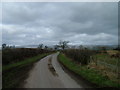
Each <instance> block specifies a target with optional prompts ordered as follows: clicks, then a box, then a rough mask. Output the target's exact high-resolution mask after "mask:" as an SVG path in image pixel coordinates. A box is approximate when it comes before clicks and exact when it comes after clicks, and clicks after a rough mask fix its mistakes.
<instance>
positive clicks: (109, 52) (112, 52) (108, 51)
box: [107, 50, 119, 55]
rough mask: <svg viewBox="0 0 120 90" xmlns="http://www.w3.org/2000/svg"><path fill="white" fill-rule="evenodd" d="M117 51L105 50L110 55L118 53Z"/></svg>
mask: <svg viewBox="0 0 120 90" xmlns="http://www.w3.org/2000/svg"><path fill="white" fill-rule="evenodd" d="M118 52H119V51H117V50H107V53H108V54H109V55H112V54H116V53H118Z"/></svg>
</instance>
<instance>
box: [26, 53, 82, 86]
mask: <svg viewBox="0 0 120 90" xmlns="http://www.w3.org/2000/svg"><path fill="white" fill-rule="evenodd" d="M58 54H59V53H55V54H51V55H49V56H47V57H45V58H43V59H41V60H40V61H38V62H37V63H36V64H35V65H34V67H33V69H32V70H31V71H30V72H29V77H28V78H27V79H26V80H25V85H24V88H82V86H81V85H80V84H78V83H77V82H76V81H75V80H74V79H73V78H71V77H70V76H69V74H67V73H66V72H64V70H63V69H62V67H61V66H60V64H59V62H58V61H57V55H58Z"/></svg>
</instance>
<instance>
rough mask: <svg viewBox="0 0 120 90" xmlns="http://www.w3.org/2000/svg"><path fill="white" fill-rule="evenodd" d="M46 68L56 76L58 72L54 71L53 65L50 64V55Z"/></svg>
mask: <svg viewBox="0 0 120 90" xmlns="http://www.w3.org/2000/svg"><path fill="white" fill-rule="evenodd" d="M48 68H49V70H50V71H51V73H52V74H53V75H54V76H57V77H58V74H57V73H56V70H55V69H54V67H53V65H52V57H50V58H49V60H48Z"/></svg>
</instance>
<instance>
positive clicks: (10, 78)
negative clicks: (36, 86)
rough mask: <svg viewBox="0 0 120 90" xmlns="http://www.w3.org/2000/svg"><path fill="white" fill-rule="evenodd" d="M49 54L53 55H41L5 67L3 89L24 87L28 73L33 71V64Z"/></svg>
mask: <svg viewBox="0 0 120 90" xmlns="http://www.w3.org/2000/svg"><path fill="white" fill-rule="evenodd" d="M49 54H51V53H46V54H40V55H37V56H34V57H32V58H27V59H25V60H23V61H21V62H17V63H14V64H9V65H6V66H3V67H2V88H18V87H20V86H22V84H23V81H24V79H25V78H26V77H28V71H29V70H30V69H32V66H33V64H34V63H35V62H36V61H38V60H40V59H41V58H43V57H45V56H47V55H49Z"/></svg>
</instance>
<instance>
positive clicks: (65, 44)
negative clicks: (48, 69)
mask: <svg viewBox="0 0 120 90" xmlns="http://www.w3.org/2000/svg"><path fill="white" fill-rule="evenodd" d="M68 43H69V41H60V42H59V46H60V47H61V48H62V49H63V50H64V49H65V48H67V47H68Z"/></svg>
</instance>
